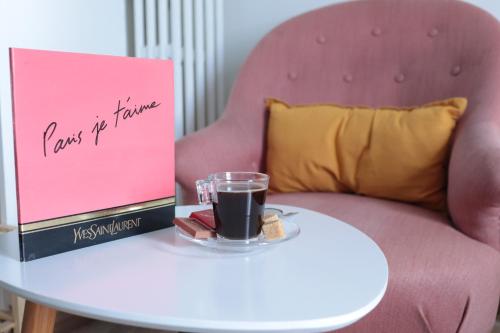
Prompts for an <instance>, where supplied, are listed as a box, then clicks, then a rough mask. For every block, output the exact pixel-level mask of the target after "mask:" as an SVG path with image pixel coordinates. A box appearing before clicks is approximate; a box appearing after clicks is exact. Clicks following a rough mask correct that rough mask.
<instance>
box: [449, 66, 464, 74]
mask: <svg viewBox="0 0 500 333" xmlns="http://www.w3.org/2000/svg"><path fill="white" fill-rule="evenodd" d="M461 72H462V67H461V66H460V65H456V66H453V68H452V69H451V71H450V74H451V75H453V76H458V75H459V74H460V73H461Z"/></svg>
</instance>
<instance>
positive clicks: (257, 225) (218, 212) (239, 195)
mask: <svg viewBox="0 0 500 333" xmlns="http://www.w3.org/2000/svg"><path fill="white" fill-rule="evenodd" d="M266 192H267V189H266V187H265V186H263V185H260V184H252V185H250V187H249V185H247V184H245V185H237V184H236V185H233V184H231V185H225V184H224V185H219V188H218V189H217V199H216V200H215V201H217V202H215V201H214V202H213V208H214V216H215V231H216V232H217V234H219V235H220V236H222V237H224V238H228V239H250V238H254V237H257V236H258V235H259V234H260V232H261V229H262V222H261V217H262V215H263V213H264V203H265V201H266Z"/></svg>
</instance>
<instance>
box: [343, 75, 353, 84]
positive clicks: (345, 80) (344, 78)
mask: <svg viewBox="0 0 500 333" xmlns="http://www.w3.org/2000/svg"><path fill="white" fill-rule="evenodd" d="M342 80H343V81H344V82H345V83H351V82H352V75H351V74H344V76H343V77H342Z"/></svg>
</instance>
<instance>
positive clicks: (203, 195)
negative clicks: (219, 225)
mask: <svg viewBox="0 0 500 333" xmlns="http://www.w3.org/2000/svg"><path fill="white" fill-rule="evenodd" d="M196 192H197V193H198V204H200V205H209V204H211V203H212V182H211V181H209V180H197V181H196Z"/></svg>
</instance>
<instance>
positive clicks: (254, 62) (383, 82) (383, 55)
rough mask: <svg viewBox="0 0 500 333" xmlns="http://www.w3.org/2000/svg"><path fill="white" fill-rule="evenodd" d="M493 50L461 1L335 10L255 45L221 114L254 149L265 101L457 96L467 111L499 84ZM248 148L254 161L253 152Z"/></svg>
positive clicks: (372, 101)
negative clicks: (466, 102) (465, 100)
mask: <svg viewBox="0 0 500 333" xmlns="http://www.w3.org/2000/svg"><path fill="white" fill-rule="evenodd" d="M499 49H500V29H499V25H498V22H497V21H496V19H495V18H494V17H492V16H490V15H489V14H487V13H486V12H484V11H482V10H481V9H479V8H476V7H474V6H472V5H469V4H466V3H463V2H459V1H455V0H364V1H363V0H362V1H350V2H346V3H342V4H336V5H332V6H329V7H325V8H321V9H318V10H315V11H312V12H309V13H306V14H304V15H301V16H298V17H296V18H294V19H292V20H289V21H287V22H285V23H283V24H281V25H280V26H278V27H276V28H275V29H274V30H273V31H271V32H270V33H269V34H268V35H267V36H265V37H264V38H263V39H262V40H261V41H260V43H259V44H258V45H257V46H256V47H255V49H254V50H253V52H252V53H251V55H250V56H249V58H248V59H247V61H246V63H245V64H244V65H243V67H242V68H241V71H240V74H239V76H238V78H237V80H236V82H235V84H234V86H233V89H232V92H231V94H230V98H229V101H228V104H227V107H226V112H225V117H231V118H232V120H233V121H237V122H240V123H241V131H242V136H243V135H244V134H247V135H249V136H251V137H252V138H253V139H254V140H255V141H258V142H259V143H260V145H259V147H263V140H264V136H265V135H264V134H265V133H264V131H265V126H264V121H265V115H264V113H265V108H264V100H265V98H267V97H275V98H279V99H282V100H284V101H286V102H288V103H291V104H297V103H320V102H321V103H327V102H330V103H337V104H351V105H368V106H382V105H386V106H412V105H418V104H423V103H427V102H430V101H433V100H437V99H442V98H448V97H454V96H464V97H467V98H468V99H469V109H468V111H467V112H468V113H473V112H475V111H476V110H475V109H476V107H477V106H478V104H480V103H481V102H487V101H490V100H491V98H494V95H495V94H494V93H495V91H496V90H497V87H500V85H499V84H500V77H499V76H498V74H499V73H500V71H499V70H498V69H499V66H498V65H499V62H498V55H499ZM251 146H252V147H248V148H249V149H250V150H252V151H253V152H254V153H255V154H256V155H254V157H255V159H258V161H259V163H260V164H262V157H263V156H262V150H261V149H260V148H259V149H256V146H255V147H254V146H253V144H252V145H251ZM255 159H254V162H256V161H255Z"/></svg>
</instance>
